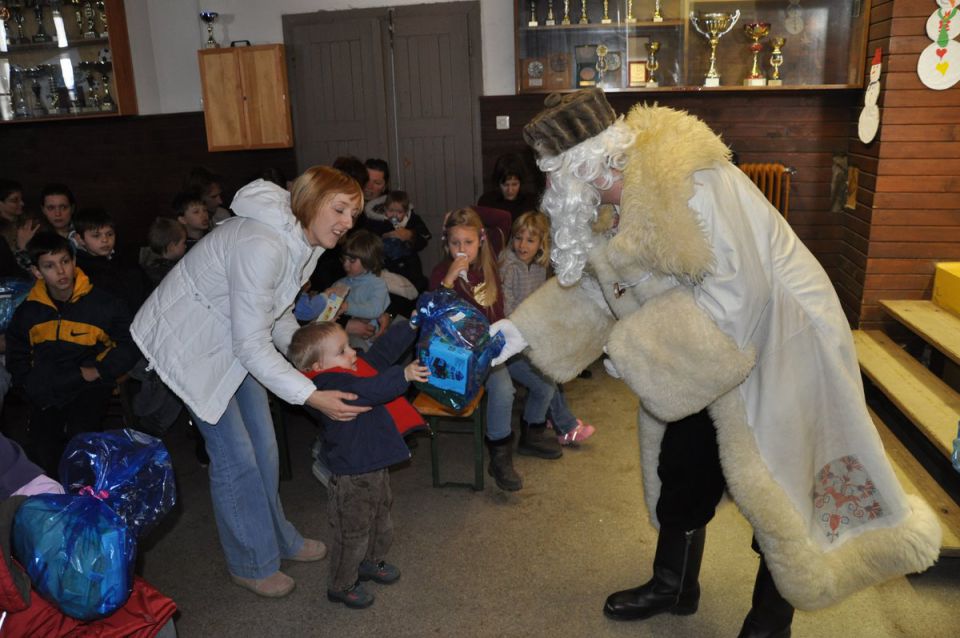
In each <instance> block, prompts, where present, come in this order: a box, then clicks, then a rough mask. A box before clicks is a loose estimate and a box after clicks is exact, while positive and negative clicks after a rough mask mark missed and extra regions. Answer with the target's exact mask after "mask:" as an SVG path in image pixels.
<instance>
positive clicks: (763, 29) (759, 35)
mask: <svg viewBox="0 0 960 638" xmlns="http://www.w3.org/2000/svg"><path fill="white" fill-rule="evenodd" d="M743 31H744V33H746V34H747V37H748V38H750V39H751V40H753V44H751V45H750V51H751V52H752V53H753V68H751V69H750V75H748V76H747V77H746V79H745V80H744V81H743V85H744V86H766V85H767V76H765V75H764V74H763V70H762V69H761V68H760V51H762V50H763V45H762V44H760V40H762V39H764V38H765V37H767V36H768V35H770V23H769V22H748V23H747V24H745V25H743Z"/></svg>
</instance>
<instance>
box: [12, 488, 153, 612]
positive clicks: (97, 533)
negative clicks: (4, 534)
mask: <svg viewBox="0 0 960 638" xmlns="http://www.w3.org/2000/svg"><path fill="white" fill-rule="evenodd" d="M12 540H13V555H14V556H15V557H16V559H17V560H18V561H20V564H22V565H23V566H24V568H25V569H26V570H27V574H28V575H29V576H30V581H31V582H32V583H33V586H34V588H35V589H36V590H37V592H38V593H39V594H40V595H41V596H43V597H44V598H45V599H47V600H48V601H50V602H51V603H52V604H53V605H55V606H56V607H57V608H59V609H60V610H61V611H63V613H65V614H67V615H68V616H72V617H73V618H77V619H80V620H93V619H95V618H103V617H104V616H108V615H110V614H111V613H113V612H114V611H116V610H117V609H119V608H120V607H122V606H123V605H124V604H125V603H126V602H127V598H128V597H129V596H130V591H131V589H132V587H133V565H134V559H135V557H136V552H137V545H136V540H135V539H134V536H133V534H132V533H131V532H130V531H129V530H128V529H127V527H126V525H124V522H123V520H122V519H121V518H120V517H119V516H118V515H117V514H116V513H115V512H113V510H111V509H110V508H109V507H107V505H106V504H104V503H103V502H102V501H100V500H99V499H97V498H95V497H93V496H80V497H78V496H72V495H69V494H40V495H37V496H31V497H30V498H28V499H27V500H25V501H24V502H23V505H21V506H20V509H19V510H17V514H16V517H15V518H14V521H13V538H12Z"/></svg>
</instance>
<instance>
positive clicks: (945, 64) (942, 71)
mask: <svg viewBox="0 0 960 638" xmlns="http://www.w3.org/2000/svg"><path fill="white" fill-rule="evenodd" d="M949 68H950V63H949V62H941V63H940V64H938V65H937V66H936V69H937V71H939V72H940V75H946V74H947V69H949Z"/></svg>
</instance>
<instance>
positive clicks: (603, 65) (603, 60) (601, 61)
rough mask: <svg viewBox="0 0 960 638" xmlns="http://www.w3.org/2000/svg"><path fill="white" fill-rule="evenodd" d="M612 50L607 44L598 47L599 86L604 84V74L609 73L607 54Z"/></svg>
mask: <svg viewBox="0 0 960 638" xmlns="http://www.w3.org/2000/svg"><path fill="white" fill-rule="evenodd" d="M609 52H610V49H608V48H607V45H605V44H598V45H597V84H598V85H599V84H602V83H603V74H604V73H606V72H607V53H609Z"/></svg>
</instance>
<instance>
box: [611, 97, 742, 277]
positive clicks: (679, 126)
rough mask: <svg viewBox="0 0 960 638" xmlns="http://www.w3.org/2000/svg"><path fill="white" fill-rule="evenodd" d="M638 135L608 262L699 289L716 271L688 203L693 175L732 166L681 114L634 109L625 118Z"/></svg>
mask: <svg viewBox="0 0 960 638" xmlns="http://www.w3.org/2000/svg"><path fill="white" fill-rule="evenodd" d="M626 124H627V125H628V126H629V127H630V129H631V130H632V131H633V133H634V134H635V135H636V141H635V142H634V144H633V146H632V147H630V149H628V150H627V163H626V167H625V168H624V171H623V173H624V183H623V194H622V196H621V205H620V229H619V232H618V233H617V235H616V237H614V238H613V239H612V240H611V241H610V249H611V250H610V262H611V263H612V264H613V265H614V266H615V267H617V268H622V267H625V266H628V265H636V264H637V262H640V263H641V264H642V265H643V267H644V268H646V269H648V270H652V271H655V272H658V273H661V274H664V275H673V276H675V277H677V278H678V279H680V280H681V281H688V282H694V283H697V282H700V281H701V280H702V279H703V278H704V277H705V276H706V275H707V274H709V273H710V271H711V269H712V268H713V252H712V250H711V248H710V245H709V243H708V241H707V237H706V234H705V233H704V230H703V228H702V227H701V224H700V221H699V220H698V218H697V216H696V214H695V213H694V212H693V211H692V210H691V209H690V207H689V205H688V201H689V200H690V198H691V197H692V196H693V174H694V173H695V172H696V171H699V170H703V169H706V168H709V167H711V166H712V165H714V163H716V162H724V161H727V160H729V158H730V150H729V149H728V148H727V147H726V145H725V144H724V143H723V142H722V141H721V140H720V138H719V137H718V136H717V135H716V134H715V133H714V132H713V131H711V130H710V128H709V127H708V126H707V125H706V124H704V123H703V122H702V121H700V120H699V119H697V118H695V117H693V116H692V115H689V114H687V113H685V112H683V111H676V110H674V109H668V108H665V107H660V106H647V105H645V104H638V105H637V106H635V107H633V109H632V110H631V111H630V114H629V115H628V116H627V118H626Z"/></svg>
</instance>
